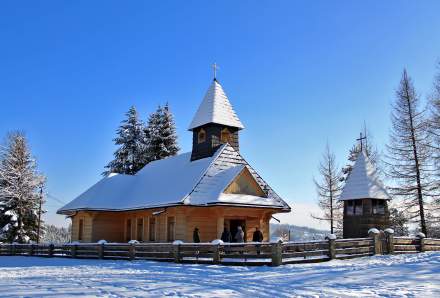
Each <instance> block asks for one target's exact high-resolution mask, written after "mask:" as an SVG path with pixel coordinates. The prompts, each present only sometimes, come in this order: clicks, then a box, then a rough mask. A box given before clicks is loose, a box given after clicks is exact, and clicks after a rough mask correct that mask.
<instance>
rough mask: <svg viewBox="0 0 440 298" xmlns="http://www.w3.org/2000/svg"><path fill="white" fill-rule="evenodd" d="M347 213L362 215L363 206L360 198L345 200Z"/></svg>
mask: <svg viewBox="0 0 440 298" xmlns="http://www.w3.org/2000/svg"><path fill="white" fill-rule="evenodd" d="M345 212H346V214H347V215H362V214H363V206H362V200H350V201H347V209H346V211H345Z"/></svg>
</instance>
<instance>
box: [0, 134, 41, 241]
mask: <svg viewBox="0 0 440 298" xmlns="http://www.w3.org/2000/svg"><path fill="white" fill-rule="evenodd" d="M0 180H1V186H0V218H1V226H0V237H2V238H3V240H6V241H9V242H12V241H15V242H20V243H23V242H28V241H30V240H32V241H36V240H37V233H38V210H39V203H40V199H41V198H40V194H39V190H40V189H41V188H42V187H43V185H44V183H45V178H44V176H43V175H40V174H39V173H38V172H37V165H36V161H35V159H34V158H32V156H31V153H30V150H29V147H28V144H27V141H26V138H25V137H24V135H23V134H22V133H18V132H16V133H12V134H10V135H9V137H8V140H7V144H6V146H5V147H2V149H1V157H0Z"/></svg>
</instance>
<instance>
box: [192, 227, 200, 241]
mask: <svg viewBox="0 0 440 298" xmlns="http://www.w3.org/2000/svg"><path fill="white" fill-rule="evenodd" d="M193 242H194V243H200V235H199V229H194V232H193Z"/></svg>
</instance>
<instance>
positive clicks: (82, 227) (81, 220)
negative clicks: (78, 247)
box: [78, 219, 84, 241]
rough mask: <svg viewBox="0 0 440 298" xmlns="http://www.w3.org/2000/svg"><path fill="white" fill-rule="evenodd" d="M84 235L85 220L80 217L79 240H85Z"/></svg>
mask: <svg viewBox="0 0 440 298" xmlns="http://www.w3.org/2000/svg"><path fill="white" fill-rule="evenodd" d="M83 235H84V220H83V219H80V220H79V227H78V240H80V241H81V240H83Z"/></svg>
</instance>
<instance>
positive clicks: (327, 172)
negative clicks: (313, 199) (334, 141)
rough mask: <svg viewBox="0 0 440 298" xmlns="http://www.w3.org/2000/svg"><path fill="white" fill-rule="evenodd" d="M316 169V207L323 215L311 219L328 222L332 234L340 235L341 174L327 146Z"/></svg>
mask: <svg viewBox="0 0 440 298" xmlns="http://www.w3.org/2000/svg"><path fill="white" fill-rule="evenodd" d="M318 169H319V173H320V176H321V178H320V180H319V181H317V180H315V179H314V182H315V186H316V191H317V194H318V205H319V207H320V208H321V210H322V211H323V215H322V216H317V215H312V217H313V218H315V219H318V220H322V221H327V222H329V224H330V232H331V233H332V234H333V233H337V234H341V230H342V204H341V202H339V201H338V197H339V195H340V193H341V189H342V188H341V177H342V174H341V171H340V170H339V169H338V167H337V165H336V158H335V155H334V154H333V153H332V152H331V151H330V148H329V145H328V144H327V146H326V149H325V152H324V154H323V159H322V161H321V162H320V164H319V167H318Z"/></svg>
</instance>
